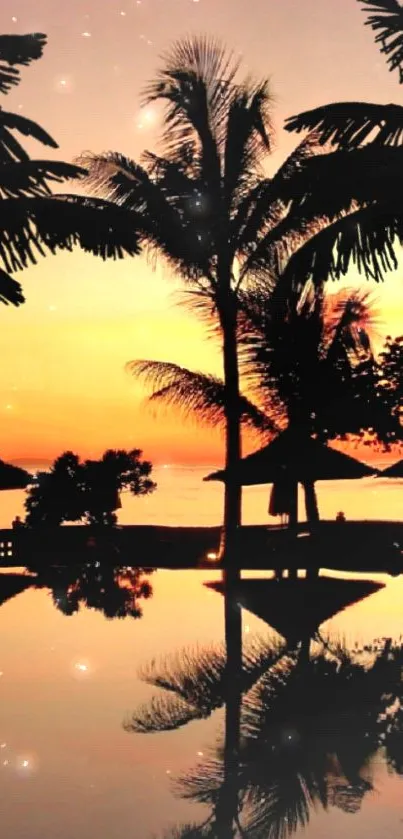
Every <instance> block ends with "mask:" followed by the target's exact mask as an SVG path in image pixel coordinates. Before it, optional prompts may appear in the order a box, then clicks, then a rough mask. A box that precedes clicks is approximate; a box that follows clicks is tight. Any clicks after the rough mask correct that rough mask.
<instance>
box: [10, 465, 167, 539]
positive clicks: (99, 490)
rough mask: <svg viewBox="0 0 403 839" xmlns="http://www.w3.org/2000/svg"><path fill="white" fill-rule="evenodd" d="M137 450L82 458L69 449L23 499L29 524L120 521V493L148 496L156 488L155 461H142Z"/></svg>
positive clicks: (42, 474) (108, 523)
mask: <svg viewBox="0 0 403 839" xmlns="http://www.w3.org/2000/svg"><path fill="white" fill-rule="evenodd" d="M141 455H142V452H141V451H140V450H139V449H133V450H132V451H129V452H126V451H123V450H122V451H113V450H109V451H107V452H105V454H104V455H103V457H102V459H101V460H85V461H84V462H80V460H79V458H78V456H77V455H75V454H73V453H72V452H66V453H65V454H63V455H61V456H60V457H59V458H57V460H55V462H54V464H53V467H52V468H51V470H50V471H49V472H42V473H39V474H38V475H37V476H36V478H35V480H34V483H33V485H32V487H31V488H30V490H29V492H28V497H27V499H26V501H25V509H26V511H27V515H26V518H25V522H26V524H27V525H28V526H29V527H39V526H58V525H60V524H62V523H63V522H66V521H81V520H84V521H85V522H86V523H87V524H104V525H114V524H116V521H117V519H116V514H115V512H114V511H115V510H116V509H118V507H119V506H120V498H119V493H120V492H121V491H122V490H129V491H130V492H131V493H132V494H133V495H147V494H148V493H150V492H153V491H154V490H155V489H156V484H155V483H154V482H153V481H152V480H151V478H150V475H151V471H152V466H151V463H149V462H148V461H144V460H141Z"/></svg>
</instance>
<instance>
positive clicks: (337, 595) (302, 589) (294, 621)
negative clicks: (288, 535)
mask: <svg viewBox="0 0 403 839" xmlns="http://www.w3.org/2000/svg"><path fill="white" fill-rule="evenodd" d="M206 585H207V586H208V588H211V589H214V591H217V592H220V593H221V594H223V592H224V585H223V583H222V582H211V583H207V584H206ZM381 588H383V584H382V583H375V582H373V581H371V580H336V579H331V578H330V577H320V578H318V579H317V580H314V581H309V580H282V581H277V580H265V579H261V578H259V579H249V580H241V581H240V582H239V583H238V586H237V600H238V602H239V603H240V604H241V606H242V607H243V608H244V609H247V610H248V611H249V612H252V613H253V614H254V615H256V617H258V618H260V620H263V621H265V622H266V623H267V624H269V626H271V627H273V629H275V630H276V632H278V633H279V634H280V635H282V636H283V637H284V638H285V639H286V641H287V643H288V644H290V645H291V646H292V645H293V644H294V643H296V642H297V641H301V640H302V639H306V638H313V637H314V635H315V633H316V632H317V631H318V629H319V627H320V626H321V624H322V623H324V622H325V621H328V620H330V618H333V617H334V616H335V615H337V614H338V613H339V612H341V611H342V610H343V609H346V608H347V607H348V606H352V605H353V604H355V603H358V602H359V601H360V600H364V598H366V597H369V595H371V594H373V593H374V592H376V591H378V590H379V589H381Z"/></svg>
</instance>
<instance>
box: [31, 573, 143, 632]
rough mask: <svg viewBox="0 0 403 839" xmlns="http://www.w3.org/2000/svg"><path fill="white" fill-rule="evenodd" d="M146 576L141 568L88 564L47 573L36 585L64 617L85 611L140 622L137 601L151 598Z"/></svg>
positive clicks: (40, 576)
mask: <svg viewBox="0 0 403 839" xmlns="http://www.w3.org/2000/svg"><path fill="white" fill-rule="evenodd" d="M150 573H151V571H150V570H145V569H143V568H131V567H128V566H114V565H113V564H112V563H110V562H91V563H85V564H83V565H81V566H78V567H71V568H52V569H48V570H47V571H46V572H44V573H43V574H41V575H39V582H40V585H44V586H46V587H49V588H50V589H51V594H52V600H53V603H54V604H55V606H56V608H57V609H59V610H60V611H61V612H63V614H64V615H73V614H74V613H76V612H78V611H79V610H80V609H81V608H86V609H95V610H97V611H100V612H102V613H103V615H104V616H105V617H106V618H109V619H112V618H125V617H132V618H141V616H142V610H141V608H140V605H139V601H140V600H145V599H148V598H150V597H151V596H152V587H151V585H150V583H149V581H148V580H147V579H146V576H145V575H146V574H150Z"/></svg>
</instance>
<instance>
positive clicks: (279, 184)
mask: <svg viewBox="0 0 403 839" xmlns="http://www.w3.org/2000/svg"><path fill="white" fill-rule="evenodd" d="M317 150H318V136H317V134H316V133H315V132H311V133H310V134H309V135H308V136H307V137H305V138H304V139H303V140H302V142H301V143H299V145H298V146H297V148H295V149H294V150H293V151H292V152H291V154H290V155H289V156H288V157H287V159H286V160H285V161H284V163H283V164H282V165H281V166H280V168H279V169H278V170H277V172H276V174H275V175H274V176H273V177H272V178H266V179H260V181H259V184H258V186H257V187H255V189H254V190H251V191H250V192H249V194H248V195H247V196H246V198H245V199H244V201H243V202H242V203H241V204H240V206H239V209H238V213H237V215H236V217H235V219H234V221H233V225H232V236H233V238H234V239H235V241H237V245H238V249H239V250H240V251H241V253H246V254H248V253H250V252H253V251H255V250H256V247H257V246H258V242H259V241H260V240H261V238H262V237H263V236H264V234H265V233H267V232H268V231H269V230H271V229H273V227H275V226H276V225H277V224H279V222H280V221H281V220H282V219H283V218H284V215H285V213H286V207H287V204H288V203H289V200H290V195H289V191H290V183H291V184H292V183H293V182H294V180H295V178H296V176H297V175H298V174H299V173H300V171H301V169H302V167H303V165H304V163H305V161H306V160H308V159H309V158H311V157H312V156H313V155H314V154H315V153H317Z"/></svg>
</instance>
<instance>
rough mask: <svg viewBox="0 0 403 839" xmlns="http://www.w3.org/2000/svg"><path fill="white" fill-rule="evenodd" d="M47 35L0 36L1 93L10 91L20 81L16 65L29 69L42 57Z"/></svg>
mask: <svg viewBox="0 0 403 839" xmlns="http://www.w3.org/2000/svg"><path fill="white" fill-rule="evenodd" d="M45 45H46V35H42V34H39V33H35V34H32V35H0V93H8V91H9V90H10V89H11V88H12V87H13V86H15V85H17V84H18V83H19V81H20V72H19V70H18V69H17V67H16V65H19V66H20V67H24V66H25V67H27V66H28V65H29V64H30V63H31V62H32V61H36V60H37V59H38V58H40V57H41V56H42V53H43V48H44V47H45Z"/></svg>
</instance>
